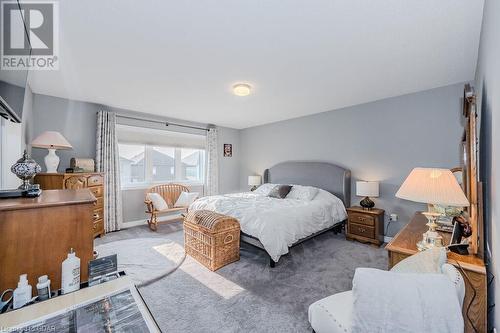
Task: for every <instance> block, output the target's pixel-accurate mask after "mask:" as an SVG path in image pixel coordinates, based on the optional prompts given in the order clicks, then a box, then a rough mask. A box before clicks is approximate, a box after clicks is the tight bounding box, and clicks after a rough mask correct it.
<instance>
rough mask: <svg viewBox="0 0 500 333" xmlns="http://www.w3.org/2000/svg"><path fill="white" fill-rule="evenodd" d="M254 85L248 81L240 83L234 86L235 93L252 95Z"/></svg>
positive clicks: (237, 94)
mask: <svg viewBox="0 0 500 333" xmlns="http://www.w3.org/2000/svg"><path fill="white" fill-rule="evenodd" d="M251 89H252V87H251V86H250V85H249V84H246V83H238V84H235V85H234V86H233V93H234V94H235V95H236V96H248V95H250V91H251Z"/></svg>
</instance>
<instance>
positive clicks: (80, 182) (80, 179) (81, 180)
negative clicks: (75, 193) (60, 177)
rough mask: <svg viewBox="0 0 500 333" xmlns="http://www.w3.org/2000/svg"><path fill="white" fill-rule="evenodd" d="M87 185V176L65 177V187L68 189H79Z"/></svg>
mask: <svg viewBox="0 0 500 333" xmlns="http://www.w3.org/2000/svg"><path fill="white" fill-rule="evenodd" d="M86 187H87V178H86V177H85V176H76V175H75V176H70V177H68V178H66V179H64V188H65V189H67V190H79V189H82V188H86Z"/></svg>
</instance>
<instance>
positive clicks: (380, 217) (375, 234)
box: [346, 206, 384, 246]
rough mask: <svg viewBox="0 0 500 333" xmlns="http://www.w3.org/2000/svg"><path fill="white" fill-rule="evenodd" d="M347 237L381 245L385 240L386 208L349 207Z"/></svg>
mask: <svg viewBox="0 0 500 333" xmlns="http://www.w3.org/2000/svg"><path fill="white" fill-rule="evenodd" d="M347 216H348V218H347V229H346V238H347V239H349V240H351V239H355V240H357V241H360V242H363V243H372V244H374V245H377V246H380V244H382V243H383V242H384V210H383V209H379V208H372V209H370V210H367V209H364V208H362V207H357V206H354V207H350V208H347Z"/></svg>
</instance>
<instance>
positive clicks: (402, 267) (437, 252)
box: [391, 247, 446, 273]
mask: <svg viewBox="0 0 500 333" xmlns="http://www.w3.org/2000/svg"><path fill="white" fill-rule="evenodd" d="M445 263H446V249H445V248H444V247H435V248H432V249H428V250H425V251H422V252H418V253H415V254H414V255H412V256H409V257H408V258H406V259H404V260H401V261H400V262H398V263H397V264H396V265H395V266H394V267H392V268H391V272H396V273H441V272H442V270H441V267H442V266H443V265H444V264H445Z"/></svg>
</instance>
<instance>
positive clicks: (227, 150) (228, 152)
mask: <svg viewBox="0 0 500 333" xmlns="http://www.w3.org/2000/svg"><path fill="white" fill-rule="evenodd" d="M232 156H233V145H232V144H231V143H225V144H224V157H232Z"/></svg>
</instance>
